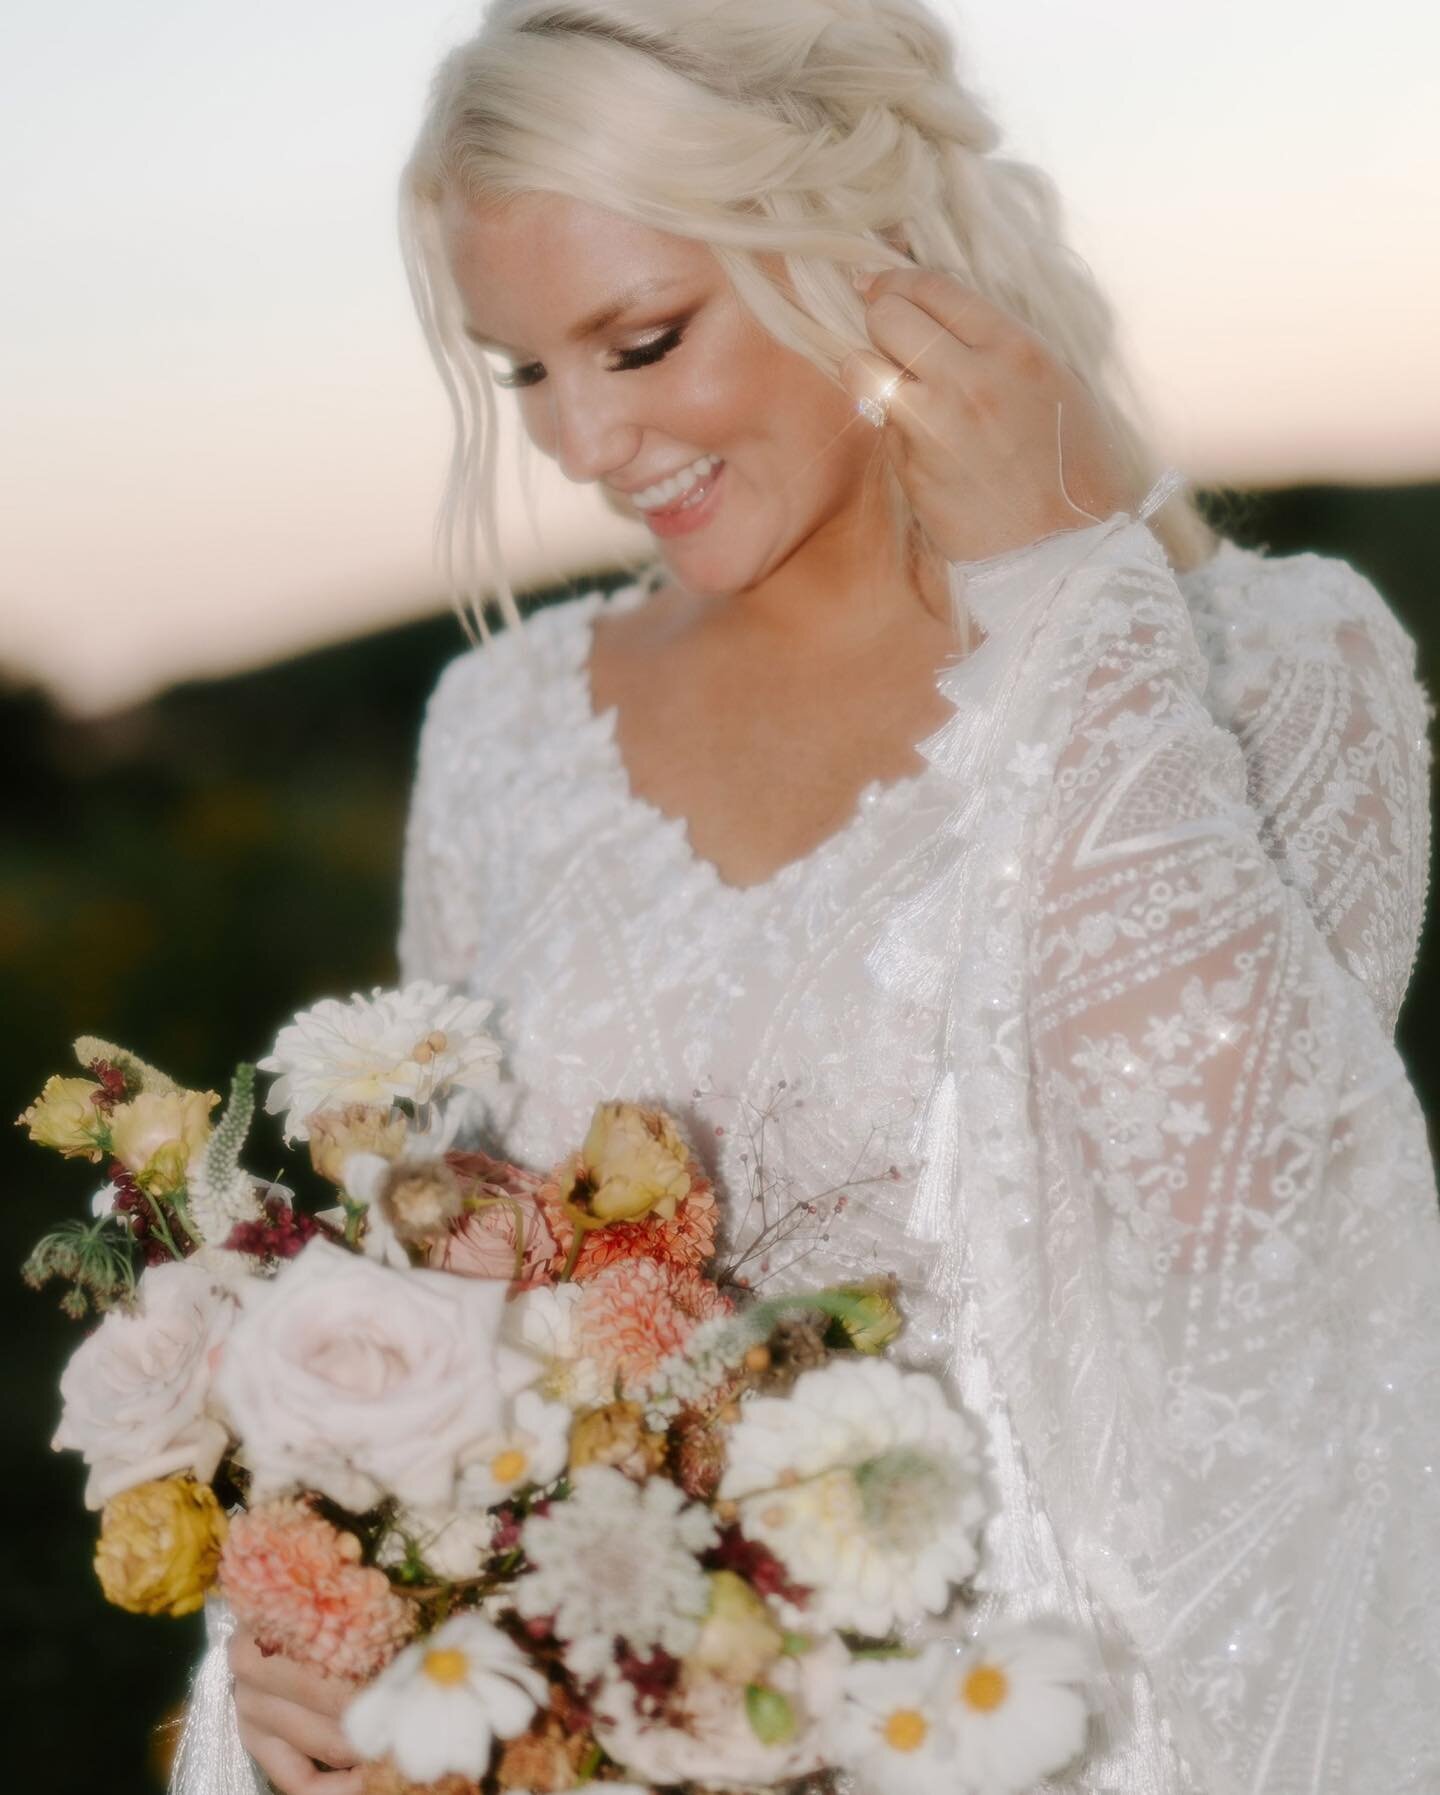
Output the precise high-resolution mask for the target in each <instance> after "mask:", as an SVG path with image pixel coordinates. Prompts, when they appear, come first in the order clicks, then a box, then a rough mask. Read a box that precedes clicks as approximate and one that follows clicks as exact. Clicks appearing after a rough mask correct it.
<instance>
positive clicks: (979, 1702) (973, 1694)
mask: <svg viewBox="0 0 1440 1795" xmlns="http://www.w3.org/2000/svg"><path fill="white" fill-rule="evenodd" d="M1009 1693H1010V1681H1009V1678H1008V1677H1007V1676H1006V1675H1005V1672H1004V1671H1003V1670H997V1669H996V1667H995V1666H994V1665H993V1664H977V1665H976V1666H975V1668H974V1670H972V1671H971V1672H970V1674H969V1676H968V1677H966V1679H965V1681H964V1682H963V1683H962V1684H961V1685H960V1699H961V1701H963V1702H966V1703H968V1705H969V1706H970V1707H972V1708H978V1709H979V1710H980V1712H981V1713H982V1714H988V1713H990V1712H991V1710H992V1709H994V1708H998V1707H999V1706H1000V1704H1001V1702H1003V1701H1004V1700H1005V1697H1006V1696H1007V1695H1008V1694H1009Z"/></svg>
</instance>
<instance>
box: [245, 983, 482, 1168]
mask: <svg viewBox="0 0 1440 1795" xmlns="http://www.w3.org/2000/svg"><path fill="white" fill-rule="evenodd" d="M492 1007H493V1006H492V1005H490V1004H488V1003H479V1002H477V1001H476V1000H475V999H474V998H470V997H463V996H460V997H457V996H453V995H451V993H450V992H449V991H447V990H446V988H445V987H444V986H443V985H432V984H428V983H426V982H425V981H423V980H416V981H415V982H414V983H412V984H409V985H406V986H405V987H404V989H403V990H400V991H384V990H381V989H380V988H379V987H377V988H376V989H375V990H374V991H372V992H371V994H370V996H369V997H364V996H362V995H361V994H360V993H358V992H357V993H356V994H355V996H354V997H352V998H351V999H350V1000H349V1002H348V1003H341V1002H340V1001H339V1000H338V999H336V998H325V999H324V1000H323V1001H322V1002H320V1003H318V1004H316V1005H315V1006H314V1008H313V1009H309V1010H302V1011H301V1012H300V1014H299V1015H298V1016H296V1017H295V1019H294V1021H293V1022H289V1023H287V1024H286V1025H285V1027H284V1028H282V1029H281V1030H280V1033H279V1035H278V1036H277V1038H276V1041H275V1045H274V1047H273V1048H272V1049H271V1050H270V1052H269V1054H268V1055H267V1056H266V1057H265V1058H264V1059H263V1060H260V1061H259V1062H258V1065H259V1068H260V1070H261V1071H262V1072H275V1073H278V1074H279V1076H278V1077H277V1078H276V1080H275V1083H274V1084H273V1085H272V1086H271V1088H270V1093H269V1095H268V1096H267V1097H266V1099H265V1107H266V1109H267V1110H269V1111H270V1113H271V1114H272V1115H275V1114H278V1113H279V1112H280V1111H281V1110H284V1111H285V1112H286V1116H285V1138H286V1139H287V1140H292V1141H296V1140H299V1141H303V1140H308V1139H309V1138H310V1135H309V1129H308V1127H307V1123H308V1121H309V1118H310V1117H311V1116H313V1115H314V1114H315V1112H316V1111H317V1110H322V1109H338V1108H340V1107H342V1106H343V1105H345V1104H347V1103H365V1104H370V1105H374V1106H376V1107H378V1108H381V1109H385V1108H388V1107H389V1105H390V1104H392V1103H395V1102H398V1101H401V1100H404V1101H407V1102H410V1103H413V1104H415V1105H416V1106H417V1108H418V1107H423V1106H424V1105H425V1104H428V1103H432V1102H434V1101H435V1100H436V1099H437V1098H438V1097H441V1096H443V1095H444V1094H445V1093H446V1092H447V1091H452V1090H483V1089H485V1088H486V1087H487V1086H488V1085H490V1084H491V1083H493V1081H494V1077H495V1072H496V1067H497V1066H498V1063H499V1059H500V1049H499V1046H498V1045H497V1043H496V1042H495V1040H494V1038H493V1037H492V1036H491V1035H490V1034H488V1033H487V1032H486V1030H485V1029H484V1028H483V1027H482V1024H483V1023H484V1021H485V1019H486V1018H487V1017H488V1016H489V1014H490V1011H491V1008H492Z"/></svg>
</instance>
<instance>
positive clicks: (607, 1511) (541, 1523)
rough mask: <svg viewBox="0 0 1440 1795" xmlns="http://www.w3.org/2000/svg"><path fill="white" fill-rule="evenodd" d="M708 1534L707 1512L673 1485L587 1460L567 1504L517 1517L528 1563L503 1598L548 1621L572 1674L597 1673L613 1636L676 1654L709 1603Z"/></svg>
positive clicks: (694, 1635) (694, 1633)
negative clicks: (703, 1562) (704, 1560)
mask: <svg viewBox="0 0 1440 1795" xmlns="http://www.w3.org/2000/svg"><path fill="white" fill-rule="evenodd" d="M715 1537H716V1525H715V1521H714V1518H713V1516H712V1515H711V1514H710V1513H709V1511H708V1510H706V1509H705V1508H702V1507H701V1506H700V1505H699V1504H698V1503H687V1502H686V1500H685V1496H684V1494H683V1492H682V1491H680V1490H678V1489H677V1488H676V1487H675V1485H674V1484H673V1483H667V1482H665V1481H664V1479H663V1478H658V1477H655V1478H651V1479H650V1481H649V1482H648V1483H645V1484H636V1483H632V1482H631V1481H630V1479H629V1478H628V1477H626V1476H625V1475H624V1473H623V1472H620V1471H617V1470H615V1469H613V1468H612V1467H611V1466H609V1465H587V1466H586V1467H585V1468H584V1469H583V1470H580V1471H577V1472H576V1474H575V1478H574V1492H573V1494H572V1495H571V1496H570V1498H569V1500H568V1501H565V1502H557V1503H556V1504H555V1506H554V1507H553V1508H551V1509H550V1510H549V1511H548V1512H547V1513H545V1514H542V1515H531V1516H530V1518H529V1519H528V1520H527V1521H526V1523H525V1526H524V1529H523V1531H522V1533H521V1544H522V1545H523V1547H524V1550H525V1556H526V1558H527V1559H528V1560H529V1561H530V1565H531V1567H532V1568H531V1569H530V1570H529V1571H527V1572H526V1573H525V1575H524V1576H522V1577H520V1578H519V1579H518V1580H517V1581H516V1583H515V1584H514V1586H513V1588H512V1590H511V1601H512V1603H513V1605H514V1607H515V1610H516V1612H517V1613H518V1614H521V1615H524V1616H525V1617H526V1618H527V1619H530V1620H539V1619H550V1620H551V1621H552V1622H553V1625H554V1628H555V1632H556V1633H557V1635H558V1636H559V1637H560V1638H561V1639H562V1640H564V1642H565V1662H566V1663H567V1664H568V1665H569V1666H570V1668H571V1670H572V1671H573V1672H574V1673H575V1675H576V1676H578V1677H595V1676H599V1675H600V1673H601V1672H602V1671H603V1670H604V1669H605V1668H606V1666H607V1665H608V1664H609V1663H610V1661H611V1659H612V1658H613V1656H614V1650H615V1641H616V1639H617V1638H618V1639H624V1640H625V1641H626V1643H627V1644H628V1645H629V1646H630V1648H631V1649H632V1650H633V1651H636V1652H639V1653H640V1654H642V1655H643V1654H645V1653H646V1652H649V1651H653V1650H654V1648H655V1647H656V1646H660V1647H662V1648H663V1649H664V1650H665V1651H667V1652H669V1653H671V1654H672V1656H674V1657H676V1658H683V1657H684V1655H685V1653H686V1652H688V1651H689V1650H690V1648H691V1646H693V1645H694V1643H695V1641H696V1640H697V1639H698V1638H699V1636H700V1625H701V1622H702V1621H703V1620H704V1618H705V1615H706V1612H707V1610H708V1608H709V1605H710V1585H709V1581H708V1579H707V1578H706V1575H705V1573H704V1571H703V1570H702V1569H701V1568H700V1563H699V1559H698V1556H697V1554H699V1553H701V1552H703V1551H705V1550H706V1548H707V1547H709V1546H711V1545H713V1544H714V1542H715Z"/></svg>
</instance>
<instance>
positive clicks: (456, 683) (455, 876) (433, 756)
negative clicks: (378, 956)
mask: <svg viewBox="0 0 1440 1795" xmlns="http://www.w3.org/2000/svg"><path fill="white" fill-rule="evenodd" d="M484 664H485V663H484V654H483V653H482V652H481V651H472V652H470V653H467V654H464V655H461V656H460V657H459V658H458V659H457V660H455V661H452V662H451V664H450V665H449V666H448V667H447V668H446V670H445V672H444V673H443V674H442V675H441V678H440V681H439V683H438V684H437V686H436V688H435V691H434V693H433V694H432V695H431V698H430V702H429V704H428V706H427V707H426V712H425V720H424V724H423V726H422V728H421V731H420V744H419V751H418V755H417V760H416V771H415V783H414V786H413V787H412V790H411V794H410V806H409V811H408V814H407V817H406V822H405V851H404V861H403V868H402V875H401V888H400V935H399V941H398V944H397V957H398V959H399V963H400V978H401V981H402V983H403V982H406V981H408V980H410V979H433V980H435V981H437V982H438V983H440V984H458V983H463V982H464V979H465V976H466V973H467V971H468V969H469V967H470V966H471V965H472V964H473V960H474V948H475V941H476V932H477V930H478V929H479V927H480V924H481V920H482V918H483V917H484V915H485V914H486V911H487V909H488V904H487V897H486V884H485V872H486V866H487V865H488V861H486V860H485V859H482V858H481V857H479V856H478V855H476V854H475V853H474V852H473V851H472V850H471V844H473V842H474V841H475V840H476V839H478V838H480V837H481V836H482V831H480V830H477V829H475V828H472V827H471V826H470V822H471V815H472V813H473V811H474V808H475V806H476V804H477V803H479V802H480V801H481V798H482V795H483V792H484V789H485V788H484V781H483V776H482V775H483V755H482V754H481V753H480V752H479V751H478V749H477V745H476V739H475V738H476V733H477V732H476V729H475V719H476V717H477V715H483V714H484V710H485V699H484V696H483V693H482V691H481V690H480V687H481V684H482V679H483V671H482V670H483V668H484Z"/></svg>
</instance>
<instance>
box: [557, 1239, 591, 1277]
mask: <svg viewBox="0 0 1440 1795" xmlns="http://www.w3.org/2000/svg"><path fill="white" fill-rule="evenodd" d="M584 1244H585V1230H584V1229H583V1228H576V1230H575V1237H574V1239H573V1240H572V1241H571V1242H570V1251H569V1252H568V1253H567V1254H566V1255H565V1269H564V1270H563V1271H562V1272H561V1273H560V1276H559V1278H558V1279H557V1280H556V1281H557V1282H558V1283H561V1284H568V1283H569V1282H570V1280H571V1278H572V1277H573V1276H574V1275H575V1263H576V1261H577V1260H578V1259H579V1257H580V1249H581V1247H582V1246H584Z"/></svg>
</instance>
